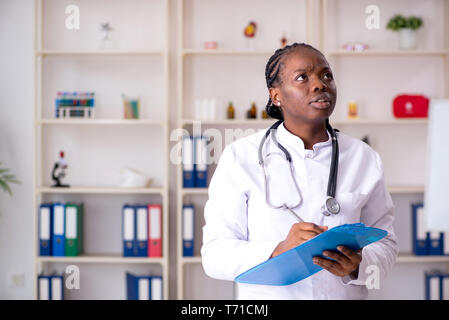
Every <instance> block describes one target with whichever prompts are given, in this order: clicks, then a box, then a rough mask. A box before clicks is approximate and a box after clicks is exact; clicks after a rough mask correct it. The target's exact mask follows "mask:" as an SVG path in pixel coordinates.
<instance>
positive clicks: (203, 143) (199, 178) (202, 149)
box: [194, 136, 208, 188]
mask: <svg viewBox="0 0 449 320" xmlns="http://www.w3.org/2000/svg"><path fill="white" fill-rule="evenodd" d="M194 139H195V143H194V148H195V157H194V159H195V166H194V175H195V178H194V180H195V188H207V160H208V148H207V140H208V138H207V137H204V136H198V137H195V138H194Z"/></svg>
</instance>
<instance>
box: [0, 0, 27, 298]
mask: <svg viewBox="0 0 449 320" xmlns="http://www.w3.org/2000/svg"><path fill="white" fill-rule="evenodd" d="M0 44H1V45H0V48H1V50H0V161H1V162H2V163H3V166H2V167H4V166H6V167H8V168H10V169H11V171H12V172H13V173H15V174H16V176H17V177H18V179H19V180H20V181H21V182H22V184H20V185H13V186H12V189H13V197H10V196H9V195H8V194H6V193H4V192H0V299H32V298H33V254H34V253H33V243H34V241H33V237H32V235H33V215H32V213H33V202H32V183H33V181H32V176H33V175H32V172H33V171H32V166H33V164H32V163H33V162H32V159H33V144H32V143H33V88H34V86H33V1H32V0H20V1H17V0H2V1H0ZM12 275H23V276H24V286H23V287H15V286H12V285H11V282H10V278H11V276H12Z"/></svg>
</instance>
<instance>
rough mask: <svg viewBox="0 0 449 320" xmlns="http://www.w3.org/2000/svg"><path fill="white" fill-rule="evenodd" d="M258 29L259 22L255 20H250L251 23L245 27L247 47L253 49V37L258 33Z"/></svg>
mask: <svg viewBox="0 0 449 320" xmlns="http://www.w3.org/2000/svg"><path fill="white" fill-rule="evenodd" d="M256 31H257V24H256V23H255V22H254V21H250V22H249V24H248V25H247V26H246V27H245V30H243V34H244V35H245V37H246V39H247V40H246V46H247V49H250V50H253V49H254V48H253V41H254V40H253V39H254V37H255V35H256Z"/></svg>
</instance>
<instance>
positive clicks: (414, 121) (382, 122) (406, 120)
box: [330, 118, 428, 126]
mask: <svg viewBox="0 0 449 320" xmlns="http://www.w3.org/2000/svg"><path fill="white" fill-rule="evenodd" d="M330 122H331V124H332V125H340V126H351V125H355V126H357V125H376V126H382V125H414V124H427V123H428V119H427V118H403V119H388V120H382V119H378V120H375V119H354V120H351V119H345V120H337V119H336V120H332V119H331V121H330Z"/></svg>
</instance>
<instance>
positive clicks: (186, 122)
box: [181, 118, 428, 126]
mask: <svg viewBox="0 0 449 320" xmlns="http://www.w3.org/2000/svg"><path fill="white" fill-rule="evenodd" d="M194 121H195V122H197V123H199V124H203V125H271V124H273V123H274V122H275V121H276V119H220V120H193V119H183V120H181V123H182V125H191V124H192V123H193V122H194ZM427 123H428V119H427V118H404V119H388V120H382V119H378V120H376V119H354V120H350V119H344V120H332V119H331V124H332V125H339V126H350V125H354V126H357V125H376V126H377V125H415V124H421V125H425V124H427Z"/></svg>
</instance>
